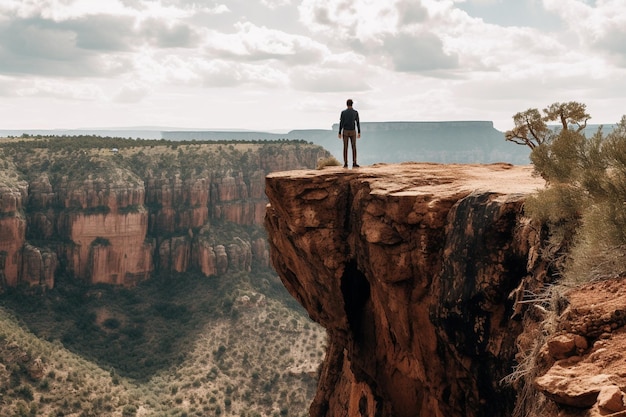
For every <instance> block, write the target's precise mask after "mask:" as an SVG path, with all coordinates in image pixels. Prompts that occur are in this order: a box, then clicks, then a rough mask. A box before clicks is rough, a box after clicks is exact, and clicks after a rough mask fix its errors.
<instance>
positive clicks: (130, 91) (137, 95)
mask: <svg viewBox="0 0 626 417" xmlns="http://www.w3.org/2000/svg"><path fill="white" fill-rule="evenodd" d="M149 94H150V89H149V88H147V87H146V86H145V85H142V84H138V83H130V84H126V85H124V86H122V88H121V89H120V90H119V91H118V92H117V93H116V94H115V96H114V97H113V101H115V102H118V103H139V102H140V101H142V100H143V99H144V98H146V97H148V95H149Z"/></svg>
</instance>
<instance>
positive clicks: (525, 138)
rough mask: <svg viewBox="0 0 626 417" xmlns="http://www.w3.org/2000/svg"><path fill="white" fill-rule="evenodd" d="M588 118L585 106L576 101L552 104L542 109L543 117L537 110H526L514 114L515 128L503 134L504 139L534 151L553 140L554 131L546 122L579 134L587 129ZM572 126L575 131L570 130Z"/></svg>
mask: <svg viewBox="0 0 626 417" xmlns="http://www.w3.org/2000/svg"><path fill="white" fill-rule="evenodd" d="M590 118H591V116H589V114H588V113H587V111H586V105H585V104H582V103H578V102H576V101H570V102H567V103H553V104H551V105H549V106H548V107H546V108H545V109H543V115H542V114H541V112H540V111H539V110H538V109H528V110H526V111H524V112H519V113H517V114H515V115H514V116H513V123H514V124H515V127H514V128H513V129H511V130H509V131H507V132H505V134H504V137H505V139H506V140H507V141H510V142H513V143H515V144H518V145H526V146H528V147H529V148H530V149H535V148H536V147H538V146H539V145H542V144H544V143H546V142H548V141H549V140H550V139H552V138H553V135H554V131H553V130H552V129H550V127H548V124H547V122H554V121H558V122H559V123H561V127H562V130H574V131H575V132H577V133H580V132H582V131H583V129H585V127H587V121H588V120H589V119H590ZM572 126H575V127H576V129H571V127H572Z"/></svg>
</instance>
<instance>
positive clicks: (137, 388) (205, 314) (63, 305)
mask: <svg viewBox="0 0 626 417" xmlns="http://www.w3.org/2000/svg"><path fill="white" fill-rule="evenodd" d="M300 148H302V149H303V151H302V152H299V149H300ZM294 150H295V152H294ZM320 150H321V148H319V147H318V146H314V145H310V144H307V143H306V142H304V141H297V140H296V141H293V140H290V141H286V140H285V141H273V142H266V141H217V142H214V141H208V142H200V141H198V142H196V141H188V142H174V141H164V140H159V141H150V140H140V139H137V140H135V139H124V138H102V137H97V136H80V137H78V136H77V137H38V136H23V137H20V138H8V139H5V140H2V141H0V168H2V169H0V183H2V184H3V185H8V186H9V187H12V186H14V185H18V186H19V187H16V188H20V189H26V185H28V184H33V183H37V184H38V186H40V187H41V188H42V189H44V193H45V189H46V187H48V186H50V185H51V186H52V189H53V190H59V189H61V190H64V186H65V185H66V184H68V183H69V182H71V183H72V186H73V187H76V188H80V187H81V186H82V184H90V185H91V184H95V185H94V187H95V188H98V187H100V186H99V184H100V183H103V184H104V185H103V186H102V187H100V188H107V187H108V188H115V187H117V186H119V187H120V189H121V190H124V189H130V190H132V189H133V187H135V186H136V187H137V188H143V187H145V186H146V185H145V182H147V181H148V179H150V178H155V177H158V178H161V179H164V181H172V182H176V181H179V180H183V181H184V180H186V179H190V180H192V182H193V180H194V179H198V178H200V179H206V178H215V177H219V176H223V175H231V174H232V172H235V173H242V174H241V175H243V176H244V180H247V179H248V178H247V176H248V174H250V173H253V172H254V171H255V170H259V171H264V170H268V169H271V168H273V166H272V165H271V164H272V163H275V161H279V163H280V161H281V160H284V159H285V158H287V157H289V156H291V157H293V158H295V159H296V160H295V161H289V163H296V164H297V163H298V160H297V158H298V157H300V156H303V155H304V156H303V157H306V158H308V157H309V156H310V155H308V154H306V152H310V154H311V155H314V156H315V157H317V155H318V152H320ZM313 160H315V159H313ZM264 164H269V166H264ZM155 173H156V174H155ZM48 181H49V184H48ZM100 188H98V189H100ZM243 197H245V196H243ZM131 202H132V201H131ZM42 204H43V203H42V202H40V201H38V200H37V199H36V198H30V199H27V201H25V206H24V207H23V208H22V209H21V210H22V211H23V213H19V215H20V216H22V215H25V216H29V215H32V214H33V213H35V212H37V211H38V210H42V209H45V210H47V211H46V213H47V214H50V216H51V217H50V218H55V217H54V213H48V211H50V210H52V211H55V210H56V211H61V210H69V211H71V210H82V211H83V212H84V213H83V214H101V213H105V214H106V213H107V212H108V210H109V207H108V206H105V205H98V206H94V207H92V206H89V207H81V206H79V205H75V206H74V205H72V206H71V207H66V206H65V205H64V203H63V202H62V201H56V200H55V201H48V202H46V204H47V205H46V206H45V207H43V208H42V207H41V205H42ZM190 204H191V203H190V202H189V201H187V200H184V199H177V200H176V201H173V202H172V207H173V208H174V209H175V210H177V211H180V212H182V211H184V210H187V209H189V205H190ZM144 206H145V207H144V208H141V207H138V206H137V205H136V204H129V205H127V206H123V207H118V208H117V210H118V212H120V213H122V214H124V213H126V212H127V211H133V210H147V211H149V212H155V213H156V212H158V211H159V210H160V208H161V207H160V206H159V203H158V202H156V201H148V202H145V204H144ZM14 214H15V213H8V214H7V215H11V216H12V215H14ZM51 224H56V223H54V222H53V223H51ZM176 227H177V229H176V230H168V231H161V230H158V231H155V230H152V229H151V231H150V232H149V236H148V237H149V238H156V234H157V233H158V237H159V238H169V237H170V235H172V236H174V235H175V236H181V235H182V236H187V237H189V236H191V235H193V237H194V239H200V240H203V241H207V242H209V243H210V244H211V245H218V244H219V245H227V244H229V243H233V242H235V241H236V240H237V239H245V240H246V241H248V242H249V241H252V240H254V239H256V238H258V237H260V236H263V235H264V232H263V230H262V226H260V225H255V226H244V225H238V224H236V223H234V222H230V221H227V220H225V219H221V218H212V219H211V224H210V227H208V226H206V227H204V226H203V227H198V228H194V229H193V230H190V229H188V227H187V226H185V227H182V226H180V227H179V226H176ZM179 229H180V230H179ZM150 233H152V234H150ZM26 238H27V239H28V241H29V242H31V243H35V244H37V245H41V246H42V247H46V248H52V251H53V252H55V253H56V252H57V251H56V250H54V248H56V247H57V246H58V247H62V246H63V244H64V243H66V242H65V240H67V236H65V235H63V234H62V230H57V228H53V229H51V232H50V236H48V238H47V239H45V240H44V239H43V237H42V236H40V235H39V233H38V232H37V231H36V230H35V231H34V229H29V230H26ZM109 244H111V242H110V241H109V240H108V239H106V238H103V237H97V238H96V239H95V240H93V242H92V245H100V246H107V245H109ZM61 252H62V251H61ZM63 262H64V261H63V260H61V263H63ZM155 269H158V268H155ZM192 269H193V268H192ZM235 271H237V268H233V271H229V272H228V273H226V274H224V275H218V276H208V277H207V276H205V275H203V274H202V273H200V272H199V271H195V270H194V271H192V270H190V272H186V273H170V272H155V273H154V274H153V276H152V278H151V279H150V280H148V281H145V282H140V283H138V284H137V286H136V287H134V288H121V287H114V286H110V285H104V284H98V285H88V284H86V283H84V282H83V281H81V280H79V279H77V278H76V277H73V276H72V275H71V273H69V272H68V271H67V270H66V269H64V268H63V265H61V268H60V270H59V272H58V273H57V274H56V275H55V287H54V289H52V290H50V289H48V290H45V291H44V290H39V289H38V290H33V289H29V288H23V287H18V288H13V289H10V288H9V289H4V288H3V289H2V290H3V291H5V292H4V293H3V294H1V295H0V415H3V416H4V415H6V416H45V417H58V416H74V417H90V416H114V417H132V416H138V417H141V416H181V417H182V416H189V417H190V416H211V415H214V416H219V415H223V416H242V417H255V416H301V415H305V414H306V413H307V410H308V406H309V404H310V403H311V400H312V398H313V395H314V391H315V386H316V380H317V368H318V366H319V364H320V363H321V361H322V357H323V352H324V349H325V343H326V337H325V333H324V331H323V329H321V327H319V326H318V325H316V324H315V323H313V322H312V321H311V320H310V319H309V318H308V317H307V316H306V314H305V313H304V311H303V309H302V308H301V307H300V306H299V305H298V304H297V302H296V301H295V300H294V299H293V298H292V297H291V296H290V295H289V294H288V293H287V291H286V290H285V288H284V287H283V286H282V284H281V283H280V280H279V279H278V277H277V276H276V274H275V272H273V271H272V270H270V269H269V268H267V267H263V266H259V265H254V268H253V271H252V272H245V270H240V271H239V272H235Z"/></svg>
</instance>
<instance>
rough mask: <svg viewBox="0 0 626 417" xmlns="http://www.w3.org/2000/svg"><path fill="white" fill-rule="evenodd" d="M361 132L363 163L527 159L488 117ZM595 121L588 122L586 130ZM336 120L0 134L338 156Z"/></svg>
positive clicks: (371, 125)
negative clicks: (310, 149) (226, 144)
mask: <svg viewBox="0 0 626 417" xmlns="http://www.w3.org/2000/svg"><path fill="white" fill-rule="evenodd" d="M361 127H362V132H363V137H362V138H361V139H360V140H359V141H358V145H357V146H358V161H359V163H361V164H362V165H370V164H373V163H378V162H385V163H398V162H407V161H412V162H439V163H494V162H507V163H511V164H515V165H526V164H529V163H530V160H529V149H528V148H526V147H524V146H519V145H515V144H512V143H510V142H506V141H505V140H504V132H502V131H500V130H498V129H496V128H495V127H494V126H493V122H491V121H481V120H468V121H433V122H415V121H393V122H367V123H365V122H364V123H362V124H361ZM598 127H599V125H589V126H588V127H587V129H586V133H587V135H588V136H589V135H591V134H593V133H594V132H595V131H596V130H597V129H598ZM337 131H338V125H337V124H334V125H333V126H332V127H331V129H330V130H328V129H296V130H291V131H289V132H287V133H270V132H263V131H248V130H226V129H219V130H202V129H170V128H159V127H154V128H150V127H137V128H127V129H124V128H115V129H113V128H112V129H108V130H107V129H80V130H28V129H26V130H0V136H21V135H22V134H23V133H28V134H31V135H98V136H105V137H106V136H111V137H131V138H142V139H166V140H180V141H183V140H185V141H191V140H194V139H195V140H216V141H218V140H219V141H221V140H246V141H249V140H252V141H257V140H261V141H263V140H281V139H290V140H291V139H299V140H305V141H307V142H312V143H313V144H315V145H320V146H322V147H324V148H325V149H326V150H328V151H329V152H330V153H331V154H333V155H334V156H335V157H336V158H337V159H339V160H341V158H342V152H343V148H342V142H341V141H340V140H339V139H337V134H336V132H337Z"/></svg>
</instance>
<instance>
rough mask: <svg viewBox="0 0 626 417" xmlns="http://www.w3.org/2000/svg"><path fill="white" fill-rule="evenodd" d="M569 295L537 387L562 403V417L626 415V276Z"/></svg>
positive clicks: (545, 349) (547, 348) (546, 346)
mask: <svg viewBox="0 0 626 417" xmlns="http://www.w3.org/2000/svg"><path fill="white" fill-rule="evenodd" d="M564 296H565V298H566V299H567V303H568V305H567V307H566V308H565V309H564V311H563V312H562V313H561V314H560V316H559V317H558V321H557V329H556V332H555V334H554V335H552V336H550V337H549V338H548V340H547V341H546V342H545V343H544V344H543V346H542V349H541V351H540V357H539V361H538V362H539V363H540V366H541V368H542V375H540V376H539V377H537V378H536V380H535V385H536V387H537V389H539V390H540V391H541V392H542V393H544V394H545V395H546V396H547V397H548V398H550V399H551V400H552V401H554V402H555V403H556V404H557V405H558V406H559V413H558V415H559V416H560V417H570V416H571V417H574V416H585V417H599V416H607V415H616V416H617V415H620V416H621V415H626V394H625V393H624V390H626V330H625V329H624V325H625V324H626V279H623V278H622V279H615V280H608V281H600V282H594V283H589V284H585V285H583V286H580V287H576V288H573V289H571V290H570V291H568V292H567V293H566V294H565V295H564ZM555 341H556V342H555ZM557 346H558V347H557ZM555 414H556V413H555Z"/></svg>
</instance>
